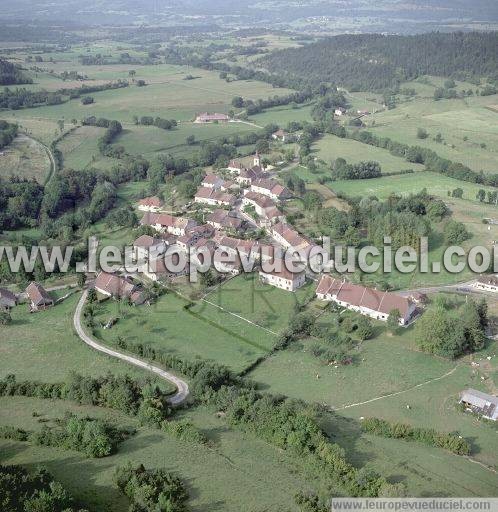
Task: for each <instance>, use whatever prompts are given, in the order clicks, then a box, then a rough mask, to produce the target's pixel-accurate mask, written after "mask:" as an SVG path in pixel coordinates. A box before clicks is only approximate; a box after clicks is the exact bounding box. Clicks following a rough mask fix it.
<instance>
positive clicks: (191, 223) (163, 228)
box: [140, 213, 197, 236]
mask: <svg viewBox="0 0 498 512" xmlns="http://www.w3.org/2000/svg"><path fill="white" fill-rule="evenodd" d="M140 224H142V226H144V225H147V226H152V227H153V228H154V229H156V230H157V231H160V232H167V233H171V234H172V235H176V236H183V235H185V233H186V232H187V231H189V230H190V229H192V228H194V227H195V226H197V222H196V221H195V220H192V219H187V218H185V217H174V216H173V215H168V214H167V213H146V214H145V215H144V216H143V218H142V220H141V221H140Z"/></svg>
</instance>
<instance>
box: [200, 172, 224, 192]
mask: <svg viewBox="0 0 498 512" xmlns="http://www.w3.org/2000/svg"><path fill="white" fill-rule="evenodd" d="M224 183H225V180H224V179H223V178H220V177H219V176H217V175H216V174H206V176H204V179H203V180H202V183H201V185H202V186H203V187H207V188H214V189H216V190H218V189H220V188H221V187H222V186H223V185H224Z"/></svg>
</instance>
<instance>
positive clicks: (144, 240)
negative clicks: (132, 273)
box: [133, 235, 166, 260]
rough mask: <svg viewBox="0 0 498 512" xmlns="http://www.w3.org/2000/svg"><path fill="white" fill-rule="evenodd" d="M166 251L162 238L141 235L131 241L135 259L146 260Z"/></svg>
mask: <svg viewBox="0 0 498 512" xmlns="http://www.w3.org/2000/svg"><path fill="white" fill-rule="evenodd" d="M165 251H166V242H165V241H164V240H163V239H162V238H155V237H153V236H149V235H142V236H140V237H139V238H137V239H136V240H135V241H134V242H133V252H134V256H135V259H136V260H140V259H144V260H147V259H149V258H150V257H151V256H157V255H159V254H162V253H164V252H165Z"/></svg>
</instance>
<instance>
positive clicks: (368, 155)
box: [313, 135, 424, 172]
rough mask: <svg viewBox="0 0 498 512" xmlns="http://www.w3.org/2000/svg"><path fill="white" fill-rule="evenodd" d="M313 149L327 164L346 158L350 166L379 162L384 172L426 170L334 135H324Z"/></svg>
mask: <svg viewBox="0 0 498 512" xmlns="http://www.w3.org/2000/svg"><path fill="white" fill-rule="evenodd" d="M313 149H314V151H315V155H316V156H317V157H318V158H320V159H322V160H324V161H325V162H326V163H327V164H330V163H331V162H333V161H334V160H335V159H336V158H344V159H345V160H346V161H347V162H348V163H350V164H355V163H358V162H364V161H368V160H373V161H375V162H379V164H380V166H381V168H382V171H383V172H397V171H402V170H404V169H413V170H414V171H422V170H424V166H423V165H422V164H414V163H411V162H407V161H406V160H405V159H404V158H400V157H397V156H394V155H391V153H389V151H387V150H385V149H382V148H376V147H375V146H369V145H368V144H363V143H362V142H357V141H355V140H352V139H341V138H339V137H336V136H334V135H324V136H323V137H322V138H321V139H320V140H318V142H316V143H315V144H314V145H313Z"/></svg>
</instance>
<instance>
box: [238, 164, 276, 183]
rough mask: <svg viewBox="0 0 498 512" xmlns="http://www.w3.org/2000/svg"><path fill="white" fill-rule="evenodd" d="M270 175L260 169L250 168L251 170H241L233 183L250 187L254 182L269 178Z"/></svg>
mask: <svg viewBox="0 0 498 512" xmlns="http://www.w3.org/2000/svg"><path fill="white" fill-rule="evenodd" d="M269 177H270V175H269V174H268V173H267V172H266V171H264V170H263V169H261V167H252V168H251V169H242V171H240V173H239V175H238V176H237V177H236V178H235V181H236V182H237V183H239V184H240V185H251V183H252V182H253V181H255V180H260V179H266V178H269Z"/></svg>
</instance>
